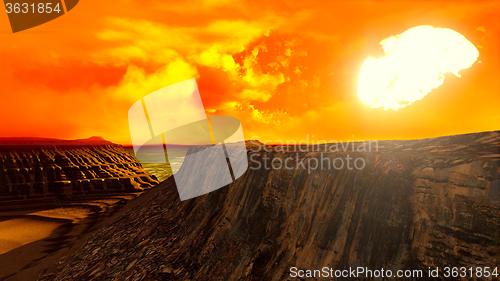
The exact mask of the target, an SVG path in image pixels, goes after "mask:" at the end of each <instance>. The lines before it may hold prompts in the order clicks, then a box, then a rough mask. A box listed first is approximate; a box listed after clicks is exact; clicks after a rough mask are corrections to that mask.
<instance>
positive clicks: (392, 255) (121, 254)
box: [39, 132, 500, 280]
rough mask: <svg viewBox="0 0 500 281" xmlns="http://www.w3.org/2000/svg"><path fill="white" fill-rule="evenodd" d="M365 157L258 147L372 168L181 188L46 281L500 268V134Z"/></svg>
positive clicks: (84, 245) (252, 149)
mask: <svg viewBox="0 0 500 281" xmlns="http://www.w3.org/2000/svg"><path fill="white" fill-rule="evenodd" d="M363 145H364V144H363V143H357V144H354V146H353V148H352V149H348V151H347V150H342V151H332V150H330V149H328V148H327V146H321V147H319V149H309V150H308V151H303V150H302V149H299V148H298V147H294V148H291V149H290V148H289V147H282V146H273V147H269V146H263V145H261V144H259V143H256V142H253V143H248V144H247V147H248V148H249V159H250V161H255V160H257V161H262V160H263V159H266V158H275V159H282V160H283V159H287V157H293V158H294V159H295V157H296V158H297V159H299V160H308V159H316V160H321V159H325V158H328V159H335V158H338V157H341V158H342V159H346V157H347V156H348V155H349V157H355V158H362V159H364V160H365V161H366V162H365V164H366V165H365V166H363V168H362V169H347V168H342V169H330V168H329V169H324V168H323V169H305V168H304V167H303V166H297V167H296V168H294V169H288V168H283V167H281V168H264V167H263V166H260V167H258V165H257V166H256V165H254V164H255V163H250V165H249V170H248V171H247V172H246V173H245V174H244V175H243V176H242V177H241V178H239V179H237V180H236V181H235V182H234V183H232V184H231V185H229V186H226V187H224V188H221V189H219V190H217V191H215V192H211V193H209V194H207V195H205V196H201V197H197V198H194V199H191V200H187V201H182V202H181V201H180V200H179V198H178V195H177V191H176V189H175V183H174V182H173V180H172V178H169V179H168V180H167V181H166V182H164V183H163V184H162V185H161V187H160V188H157V189H153V190H150V191H149V192H147V193H144V194H142V195H141V196H140V197H138V198H137V199H136V200H134V201H132V202H130V203H129V204H128V205H127V206H125V207H124V208H123V209H121V210H120V211H119V212H118V213H116V214H114V215H113V216H112V217H110V218H108V219H107V220H106V221H105V222H104V223H103V225H102V227H100V228H99V229H98V230H96V231H95V232H94V233H92V234H90V235H89V236H88V238H86V239H84V240H81V241H80V242H79V243H78V245H75V246H74V247H73V248H72V249H71V251H69V254H67V255H65V256H64V257H62V258H61V259H60V260H59V262H58V263H55V264H54V266H53V267H52V268H49V269H47V270H46V271H45V272H44V273H43V274H41V276H40V277H39V279H40V280H287V279H290V277H289V268H290V267H291V266H296V267H299V268H320V267H322V266H331V267H334V268H345V267H348V266H367V267H370V268H379V267H384V268H389V269H398V268H417V267H423V268H426V267H427V266H445V265H449V266H461V265H466V266H473V265H484V266H490V267H492V266H498V265H499V260H500V166H499V161H500V132H487V133H477V134H469V135H458V136H451V137H441V138H435V139H424V140H415V141H381V142H378V143H376V147H372V148H370V149H368V150H366V149H358V148H359V147H360V146H363ZM354 147H357V148H354ZM207 161H209V160H207ZM308 161H309V160H308ZM321 161H323V160H321ZM261 163H262V162H261ZM207 165H209V163H207ZM358 167H359V166H358Z"/></svg>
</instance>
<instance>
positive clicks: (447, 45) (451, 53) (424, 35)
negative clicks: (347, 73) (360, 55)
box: [357, 25, 479, 110]
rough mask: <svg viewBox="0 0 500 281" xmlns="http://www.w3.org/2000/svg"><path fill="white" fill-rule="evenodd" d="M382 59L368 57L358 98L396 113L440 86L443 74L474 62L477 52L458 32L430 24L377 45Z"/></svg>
mask: <svg viewBox="0 0 500 281" xmlns="http://www.w3.org/2000/svg"><path fill="white" fill-rule="evenodd" d="M380 44H381V46H382V49H383V51H384V56H382V57H378V58H374V57H368V58H366V59H365V61H364V62H363V64H362V65H361V69H360V72H359V77H358V85H357V87H358V89H357V90H358V97H359V99H360V100H361V101H362V102H363V103H364V104H366V105H368V106H370V107H373V108H383V109H386V110H387V109H392V110H398V109H401V108H403V107H406V106H408V105H410V104H412V103H414V102H415V101H418V100H421V99H422V98H424V97H425V96H426V95H427V94H429V93H430V92H431V91H432V90H434V89H436V88H438V87H439V86H441V85H442V84H443V82H444V79H445V75H446V74H447V73H452V74H454V75H456V76H457V77H460V74H459V72H460V71H461V70H463V69H467V68H469V67H471V66H472V65H473V64H474V62H476V60H477V58H478V56H479V52H478V50H477V48H476V47H475V46H474V44H472V43H471V42H470V41H469V40H467V39H466V38H465V37H464V36H463V35H461V34H460V33H458V32H456V31H454V30H452V29H449V28H439V27H433V26H430V25H422V26H416V27H412V28H410V29H408V30H406V31H405V32H403V33H401V34H398V35H394V36H390V37H388V38H386V39H384V40H382V41H381V42H380Z"/></svg>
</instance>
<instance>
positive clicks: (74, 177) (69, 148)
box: [0, 137, 158, 200]
mask: <svg viewBox="0 0 500 281" xmlns="http://www.w3.org/2000/svg"><path fill="white" fill-rule="evenodd" d="M157 183H158V182H157V180H156V179H155V178H154V177H152V176H150V175H148V174H147V173H146V172H145V171H144V170H143V168H142V166H141V164H140V163H138V162H137V160H136V159H135V158H134V157H133V156H132V155H131V154H130V153H129V152H128V151H126V150H125V149H124V148H123V147H122V146H120V145H116V144H112V143H110V142H108V141H104V140H102V139H99V138H95V137H94V138H90V139H86V140H74V141H66V140H51V139H36V138H30V139H26V138H3V139H0V199H1V200H8V199H26V198H40V197H46V196H71V195H77V194H87V193H97V192H117V191H134V190H142V189H146V188H150V187H152V186H154V185H156V184H157Z"/></svg>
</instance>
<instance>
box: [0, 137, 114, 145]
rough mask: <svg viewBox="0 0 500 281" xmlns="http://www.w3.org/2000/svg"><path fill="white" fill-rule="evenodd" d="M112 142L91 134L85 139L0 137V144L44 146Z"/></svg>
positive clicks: (104, 143) (105, 143)
mask: <svg viewBox="0 0 500 281" xmlns="http://www.w3.org/2000/svg"><path fill="white" fill-rule="evenodd" d="M107 144H113V143H112V142H110V141H107V140H105V139H104V138H102V137H99V136H93V137H90V138H87V139H75V140H63V139H53V138H39V137H0V146H1V145H7V146H25V145H35V146H45V145H49V146H50V145H57V146H61V145H107Z"/></svg>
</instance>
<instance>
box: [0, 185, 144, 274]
mask: <svg viewBox="0 0 500 281" xmlns="http://www.w3.org/2000/svg"><path fill="white" fill-rule="evenodd" d="M138 195H140V193H131V194H121V195H114V194H108V195H99V197H97V196H95V197H87V198H80V199H78V200H76V199H75V200H71V201H64V202H61V201H58V202H57V204H50V203H48V204H44V203H40V202H37V203H36V204H35V205H37V206H30V205H28V206H29V207H26V204H25V205H24V206H15V205H13V206H12V208H10V209H9V206H5V204H4V205H3V206H2V210H0V280H36V278H37V276H39V274H40V273H42V272H43V271H44V270H45V269H46V268H47V267H48V266H49V265H51V264H53V263H54V262H55V261H57V260H58V259H59V258H60V257H62V256H63V255H64V254H65V253H66V252H67V251H68V250H69V249H70V248H71V246H72V245H73V244H75V243H77V242H78V241H79V240H81V239H83V238H84V237H85V236H86V235H87V234H88V233H90V232H91V231H93V230H94V229H96V228H98V225H99V223H100V221H102V219H104V218H105V217H108V216H110V215H112V214H113V213H114V212H116V211H117V210H118V209H119V208H121V207H122V206H124V205H125V204H126V202H128V201H129V200H132V199H134V198H135V197H137V196H138ZM52 203H53V202H52ZM44 205H46V206H44Z"/></svg>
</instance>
